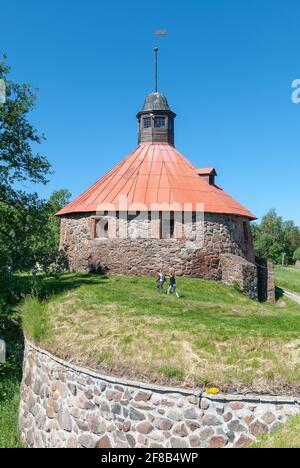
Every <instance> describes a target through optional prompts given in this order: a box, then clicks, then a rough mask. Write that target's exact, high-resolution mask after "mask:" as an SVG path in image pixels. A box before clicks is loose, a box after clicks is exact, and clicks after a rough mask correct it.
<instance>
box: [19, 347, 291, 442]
mask: <svg viewBox="0 0 300 468" xmlns="http://www.w3.org/2000/svg"><path fill="white" fill-rule="evenodd" d="M299 403H300V400H295V399H293V398H285V397H282V398H281V397H273V396H261V397H259V396H251V395H247V396H241V395H216V396H210V395H206V394H202V395H200V394H199V391H198V390H197V391H195V392H193V391H190V390H186V389H182V388H181V389H174V388H166V387H159V386H155V385H148V384H143V383H138V382H129V381H125V380H124V379H117V378H113V377H110V376H103V375H99V374H97V373H96V372H94V371H92V370H89V369H84V368H80V367H77V366H75V365H73V364H71V363H68V362H66V361H63V360H61V359H58V358H56V357H54V356H52V355H51V354H50V353H48V352H46V351H44V350H42V349H39V348H37V347H36V346H34V345H32V344H31V343H29V342H28V341H26V344H25V355H24V372H23V381H22V388H21V403H20V417H19V421H20V429H21V434H22V440H23V442H25V443H27V444H28V445H29V446H30V447H47V448H54V447H57V448H59V447H68V448H77V447H78V448H79V447H86V448H110V447H119V448H123V447H124V448H125V447H128V448H130V447H153V448H154V447H157V448H158V447H166V448H170V447H174V448H187V447H209V448H218V447H243V446H245V445H246V444H247V443H249V442H251V441H253V440H254V439H255V437H256V436H257V435H259V434H261V433H263V432H267V431H273V430H275V429H277V428H278V427H279V426H280V425H281V424H282V423H284V422H285V421H286V420H287V419H288V418H289V417H291V416H293V415H296V414H299V412H300V407H299Z"/></svg>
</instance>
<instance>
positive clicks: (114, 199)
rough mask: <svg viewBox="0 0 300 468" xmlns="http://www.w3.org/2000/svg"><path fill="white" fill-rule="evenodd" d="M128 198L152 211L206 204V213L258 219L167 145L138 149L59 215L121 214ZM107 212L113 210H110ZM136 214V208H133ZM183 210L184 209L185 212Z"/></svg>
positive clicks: (145, 146) (130, 202)
mask: <svg viewBox="0 0 300 468" xmlns="http://www.w3.org/2000/svg"><path fill="white" fill-rule="evenodd" d="M124 196H126V197H127V199H128V204H130V205H132V204H134V205H137V207H136V209H137V210H140V211H141V209H140V207H139V206H138V205H140V204H143V205H145V209H147V210H149V211H150V210H153V204H156V203H159V204H162V203H167V204H169V205H172V204H180V205H181V206H182V207H183V206H184V204H191V205H192V209H193V211H194V210H196V204H199V203H203V204H204V211H205V212H206V213H223V214H234V215H241V216H246V217H248V218H249V219H255V216H254V215H253V214H252V213H251V212H250V211H248V210H247V209H246V208H244V207H243V206H242V205H240V204H239V203H238V202H237V201H235V200H234V199H233V198H232V197H231V196H230V195H228V194H227V193H226V192H224V191H223V190H222V189H220V188H219V187H216V186H214V185H210V184H209V183H208V182H206V180H204V179H203V178H202V177H201V176H199V175H198V173H197V169H196V168H195V167H194V166H193V165H192V163H191V162H190V161H188V160H187V159H186V158H185V157H184V156H183V155H182V154H181V153H179V152H178V151H177V150H176V149H175V148H174V147H173V146H171V145H169V144H168V143H147V144H141V145H139V146H138V147H137V148H136V149H135V150H134V151H133V153H131V154H130V155H129V156H127V158H125V159H124V160H123V161H121V162H120V163H119V164H118V165H117V166H115V167H114V168H113V169H112V170H111V171H110V172H108V173H107V174H106V175H105V176H103V177H102V178H101V179H99V180H98V181H97V182H96V183H95V184H94V185H92V186H91V187H90V188H89V189H88V190H86V191H85V192H83V193H82V194H81V195H79V196H78V197H77V198H75V200H73V201H72V202H71V203H69V204H68V205H67V206H66V207H65V208H63V209H62V210H60V211H59V212H58V213H57V215H59V216H60V215H65V214H68V213H83V212H95V211H97V210H99V205H101V208H102V209H105V208H104V206H105V205H109V204H111V205H113V206H114V209H115V210H116V211H119V210H120V211H121V210H122V209H123V205H122V204H120V197H124ZM107 209H110V208H109V206H108V208H107ZM131 209H132V211H134V208H132V206H131ZM182 209H184V208H182Z"/></svg>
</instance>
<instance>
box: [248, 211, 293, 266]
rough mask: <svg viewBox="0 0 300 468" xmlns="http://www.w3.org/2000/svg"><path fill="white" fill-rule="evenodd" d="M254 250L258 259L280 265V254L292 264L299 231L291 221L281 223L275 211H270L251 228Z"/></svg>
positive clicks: (280, 218) (281, 220)
mask: <svg viewBox="0 0 300 468" xmlns="http://www.w3.org/2000/svg"><path fill="white" fill-rule="evenodd" d="M252 231H253V240H254V248H255V252H256V255H258V256H259V257H263V258H267V259H268V260H272V261H273V262H274V263H277V264H279V263H281V261H282V254H283V253H285V254H286V257H285V258H286V261H287V262H288V263H291V262H292V259H293V253H294V251H295V248H296V247H297V246H298V245H299V244H300V229H299V228H298V227H297V226H296V225H295V223H294V222H293V221H283V219H282V217H281V216H278V215H277V213H276V210H275V209H271V210H270V211H269V212H268V213H267V214H266V215H265V216H264V217H263V218H262V221H261V223H260V224H254V225H253V226H252Z"/></svg>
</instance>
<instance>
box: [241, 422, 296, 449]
mask: <svg viewBox="0 0 300 468" xmlns="http://www.w3.org/2000/svg"><path fill="white" fill-rule="evenodd" d="M250 448H300V416H296V417H295V418H292V419H291V420H290V421H288V422H287V423H285V424H284V425H283V426H282V427H281V428H280V429H278V430H277V431H276V432H273V433H272V434H264V435H263V436H261V437H259V439H258V441H257V442H256V443H253V444H252V445H251V446H250Z"/></svg>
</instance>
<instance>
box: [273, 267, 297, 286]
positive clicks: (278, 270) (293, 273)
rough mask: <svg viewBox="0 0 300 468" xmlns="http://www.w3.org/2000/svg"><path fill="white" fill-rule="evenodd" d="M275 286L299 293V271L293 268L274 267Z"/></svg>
mask: <svg viewBox="0 0 300 468" xmlns="http://www.w3.org/2000/svg"><path fill="white" fill-rule="evenodd" d="M275 280H276V285H277V286H279V287H281V288H286V289H288V290H290V291H294V292H298V293H300V269H299V268H293V267H280V266H277V267H275Z"/></svg>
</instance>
